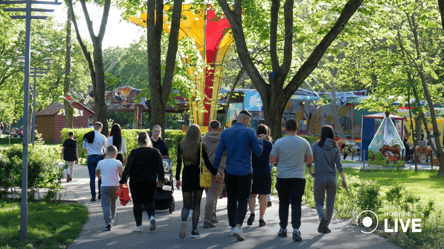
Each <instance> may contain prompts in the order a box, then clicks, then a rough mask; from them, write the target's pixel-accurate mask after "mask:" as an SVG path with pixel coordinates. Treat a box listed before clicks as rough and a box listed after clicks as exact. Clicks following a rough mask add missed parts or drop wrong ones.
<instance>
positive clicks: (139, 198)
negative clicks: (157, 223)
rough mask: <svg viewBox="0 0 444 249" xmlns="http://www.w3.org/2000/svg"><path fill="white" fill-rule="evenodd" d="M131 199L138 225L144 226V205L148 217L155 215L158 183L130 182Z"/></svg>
mask: <svg viewBox="0 0 444 249" xmlns="http://www.w3.org/2000/svg"><path fill="white" fill-rule="evenodd" d="M130 190H131V197H132V199H133V213H134V219H135V220H136V225H137V226H140V225H142V213H143V211H142V204H143V205H144V206H145V208H146V211H147V213H148V217H150V218H151V216H154V215H155V209H154V195H155V194H156V181H135V180H130Z"/></svg>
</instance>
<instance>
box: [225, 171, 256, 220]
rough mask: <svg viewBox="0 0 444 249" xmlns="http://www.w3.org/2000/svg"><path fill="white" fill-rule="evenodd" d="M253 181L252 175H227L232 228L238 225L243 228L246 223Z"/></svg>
mask: <svg viewBox="0 0 444 249" xmlns="http://www.w3.org/2000/svg"><path fill="white" fill-rule="evenodd" d="M252 180H253V174H252V173H250V174H248V175H246V176H237V175H230V174H228V173H226V174H225V185H226V186H227V197H228V205H227V206H228V207H227V208H228V222H229V224H230V227H235V226H236V225H237V224H239V225H241V226H242V224H243V223H244V219H245V215H246V214H247V206H248V200H249V199H250V194H251V182H252Z"/></svg>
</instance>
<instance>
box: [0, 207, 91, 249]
mask: <svg viewBox="0 0 444 249" xmlns="http://www.w3.org/2000/svg"><path fill="white" fill-rule="evenodd" d="M28 208H29V212H28V238H27V241H26V242H20V240H19V229H20V203H19V202H10V201H5V200H0V216H1V217H2V218H1V219H0V234H1V240H0V248H68V247H69V245H70V244H71V243H72V242H73V241H74V239H76V238H77V236H79V234H80V232H81V231H82V229H83V225H84V224H85V223H86V221H87V220H88V213H89V212H88V210H87V209H86V207H85V206H84V205H82V204H78V203H75V204H65V203H49V202H36V203H34V202H31V203H29V206H28Z"/></svg>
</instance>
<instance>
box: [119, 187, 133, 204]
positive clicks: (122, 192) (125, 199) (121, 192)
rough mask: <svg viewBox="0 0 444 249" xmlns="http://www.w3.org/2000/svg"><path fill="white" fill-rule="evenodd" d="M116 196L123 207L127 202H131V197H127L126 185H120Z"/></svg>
mask: <svg viewBox="0 0 444 249" xmlns="http://www.w3.org/2000/svg"><path fill="white" fill-rule="evenodd" d="M116 194H117V196H119V200H120V204H122V205H123V206H125V205H126V204H127V203H128V202H130V201H131V197H130V196H129V189H128V184H126V183H125V184H120V189H119V190H117V192H116Z"/></svg>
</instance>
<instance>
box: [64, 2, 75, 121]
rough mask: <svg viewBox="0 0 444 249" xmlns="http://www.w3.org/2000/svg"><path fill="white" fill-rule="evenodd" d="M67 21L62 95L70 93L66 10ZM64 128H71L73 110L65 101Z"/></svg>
mask: <svg viewBox="0 0 444 249" xmlns="http://www.w3.org/2000/svg"><path fill="white" fill-rule="evenodd" d="M67 13H68V20H67V22H66V54H65V87H64V90H63V94H64V95H65V97H66V95H67V94H68V93H69V91H70V86H71V12H70V9H69V8H68V12H67ZM64 105H65V118H66V119H65V127H66V128H72V118H73V109H72V107H71V105H70V104H69V102H68V101H67V100H66V99H65V101H64Z"/></svg>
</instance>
